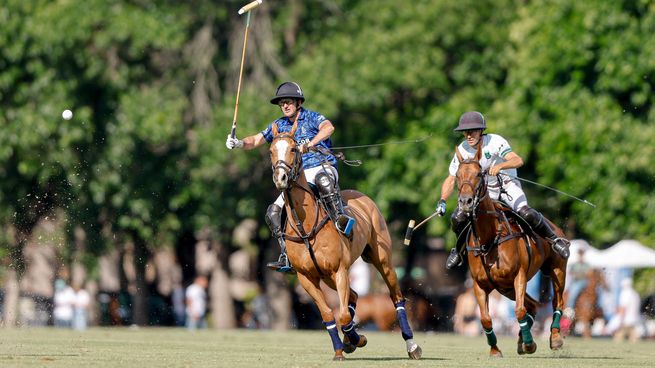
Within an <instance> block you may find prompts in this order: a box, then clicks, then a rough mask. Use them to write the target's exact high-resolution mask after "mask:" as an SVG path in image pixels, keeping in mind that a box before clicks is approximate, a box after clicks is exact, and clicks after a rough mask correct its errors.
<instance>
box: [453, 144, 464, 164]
mask: <svg viewBox="0 0 655 368" xmlns="http://www.w3.org/2000/svg"><path fill="white" fill-rule="evenodd" d="M455 156H457V160H459V162H460V163H462V161H464V157H462V154H461V153H459V148H457V146H455Z"/></svg>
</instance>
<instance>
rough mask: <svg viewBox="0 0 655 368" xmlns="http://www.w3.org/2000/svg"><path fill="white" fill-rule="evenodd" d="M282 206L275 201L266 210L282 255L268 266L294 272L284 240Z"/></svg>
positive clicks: (270, 226) (269, 225)
mask: <svg viewBox="0 0 655 368" xmlns="http://www.w3.org/2000/svg"><path fill="white" fill-rule="evenodd" d="M281 219H282V208H281V207H280V206H278V205H276V204H275V203H273V204H272V205H270V206H268V209H267V210H266V223H267V224H268V227H269V228H270V229H271V233H272V234H273V237H275V239H277V242H278V244H280V257H279V258H278V260H277V261H276V262H270V263H268V264H267V265H266V266H267V267H268V268H271V269H273V270H275V271H278V272H292V271H293V267H292V266H291V263H289V258H288V257H287V246H286V243H285V242H284V234H282V225H281Z"/></svg>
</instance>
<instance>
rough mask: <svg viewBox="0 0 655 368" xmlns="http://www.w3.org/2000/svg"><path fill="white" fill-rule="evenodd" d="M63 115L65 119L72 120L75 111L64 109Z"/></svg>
mask: <svg viewBox="0 0 655 368" xmlns="http://www.w3.org/2000/svg"><path fill="white" fill-rule="evenodd" d="M61 117H62V118H64V120H70V119H71V118H72V117H73V112H72V111H70V110H64V111H63V112H62V113H61Z"/></svg>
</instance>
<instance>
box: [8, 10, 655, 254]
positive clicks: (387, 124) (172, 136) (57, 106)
mask: <svg viewBox="0 0 655 368" xmlns="http://www.w3.org/2000/svg"><path fill="white" fill-rule="evenodd" d="M239 6H240V3H237V2H228V3H227V5H226V4H218V3H216V2H212V1H204V0H201V1H194V2H192V3H187V2H170V1H111V2H107V1H100V0H91V1H55V2H53V1H17V0H9V1H7V2H5V4H4V5H3V7H2V8H1V9H0V23H1V24H2V25H3V26H2V28H0V126H1V127H2V129H0V174H1V175H2V177H3V180H2V181H0V223H1V224H3V227H7V228H14V229H17V230H18V231H19V232H21V233H25V234H29V233H30V231H31V229H32V227H33V226H34V224H36V222H37V221H38V220H39V219H40V218H42V217H44V216H47V215H52V214H53V213H55V211H57V210H58V209H61V210H63V213H64V216H65V218H66V219H67V220H68V225H67V229H68V230H69V231H68V236H69V238H70V237H71V235H70V231H71V229H73V228H75V227H76V226H80V227H82V228H84V230H85V231H86V232H87V234H88V239H89V244H88V251H89V253H90V254H99V253H102V252H104V251H105V250H106V249H107V247H111V246H114V243H115V242H117V240H116V239H114V235H118V239H125V238H129V237H138V238H140V239H142V240H143V241H145V243H147V244H148V246H150V247H155V246H167V245H175V244H176V243H177V242H178V239H180V238H181V236H182V234H188V233H194V232H196V231H198V230H201V229H207V228H208V229H210V230H211V231H212V233H213V234H214V236H216V237H218V238H219V239H221V240H223V241H227V242H229V241H230V236H231V233H232V229H233V228H234V227H235V226H236V225H237V224H238V223H240V222H241V221H242V220H244V219H247V218H254V219H256V220H257V221H258V223H259V224H260V231H259V232H258V233H261V234H264V235H265V234H266V227H265V225H264V224H263V221H261V220H262V217H263V213H264V211H265V209H266V207H267V206H268V204H269V203H270V202H272V201H273V200H274V198H275V197H276V196H277V195H278V193H277V192H276V191H275V190H274V188H273V185H272V183H271V181H270V163H269V161H268V152H267V149H266V147H262V148H261V149H258V150H254V151H248V152H244V151H241V150H235V151H228V150H227V149H226V148H225V146H224V141H225V136H226V135H227V134H228V132H229V129H230V124H231V121H232V116H233V112H234V104H235V92H236V91H235V90H236V80H237V79H236V78H237V73H238V69H237V67H238V66H239V61H240V50H241V42H242V40H243V39H242V37H243V34H242V32H243V25H244V18H243V17H239V16H237V15H236V9H237V8H238V7H239ZM252 19H253V23H252V28H251V30H250V31H251V34H250V40H249V44H248V53H247V60H246V67H245V75H244V80H243V88H242V91H241V96H240V101H239V103H240V109H239V120H238V123H239V124H238V129H237V134H238V136H239V137H240V138H242V137H244V136H246V135H250V134H255V133H257V132H259V131H261V130H262V129H264V128H265V127H266V125H267V124H268V123H270V122H271V121H272V120H273V119H275V118H276V117H278V116H279V115H280V112H279V110H278V109H277V107H275V106H273V105H270V104H269V103H268V99H269V98H270V96H271V95H272V93H273V90H274V87H275V86H276V85H277V84H278V83H280V82H281V81H283V80H287V79H290V80H295V81H298V82H299V83H300V84H301V85H302V86H303V87H304V90H305V93H306V95H307V102H306V106H307V107H308V108H310V109H312V110H317V111H320V112H321V113H323V114H325V115H326V116H327V117H328V118H329V119H330V120H332V121H333V122H334V124H335V126H336V128H337V130H336V132H335V134H334V136H333V140H334V142H335V145H336V146H350V145H361V144H372V143H382V142H393V141H406V140H419V139H421V138H426V139H425V140H422V141H420V142H415V143H411V144H407V143H406V144H389V145H385V146H380V147H370V148H365V149H355V150H347V151H345V153H346V154H347V156H348V158H349V159H361V160H363V161H364V164H363V165H362V166H360V167H346V166H344V165H341V166H340V173H341V186H342V187H343V188H356V189H359V190H361V191H362V192H364V193H366V194H368V195H369V196H371V197H372V198H373V199H374V200H375V201H376V202H377V203H378V204H379V205H380V207H381V209H382V210H383V212H384V214H385V217H386V218H387V219H388V220H390V222H392V223H401V224H405V223H406V221H407V220H408V219H409V218H414V219H418V218H424V217H426V216H427V215H428V214H430V213H431V212H432V211H433V210H434V206H435V204H436V201H437V199H438V196H439V192H440V187H441V183H442V181H443V179H444V178H445V177H446V175H447V168H448V164H449V162H450V160H451V158H452V155H453V148H454V146H455V145H456V144H458V143H459V142H460V140H461V136H459V135H457V134H455V133H453V131H452V129H453V128H454V127H455V125H456V122H457V118H458V116H459V115H460V114H461V113H462V112H464V111H467V110H479V111H482V112H483V113H485V115H486V116H487V118H488V123H489V127H490V129H489V131H490V132H497V133H499V134H501V135H503V136H505V137H506V138H508V140H509V141H510V142H511V144H512V147H513V149H514V150H515V151H516V152H517V153H518V154H520V155H521V156H522V157H523V158H524V159H525V161H526V165H525V166H524V167H523V168H521V169H520V171H519V172H520V175H521V176H522V177H525V178H527V179H531V180H535V181H538V182H540V183H542V184H544V185H548V186H552V187H555V188H558V189H561V190H563V191H565V192H568V193H571V194H573V195H576V196H579V197H582V198H586V199H587V200H589V201H591V202H593V203H595V204H596V205H597V207H596V208H592V207H590V206H587V205H585V204H582V203H580V202H578V201H575V200H573V199H571V198H568V197H563V196H559V195H558V194H556V193H554V192H550V191H547V190H544V189H541V188H538V187H533V186H530V185H529V184H525V185H524V188H525V189H526V191H527V193H528V196H529V199H530V203H531V204H532V205H533V206H534V207H536V208H538V209H540V210H541V211H543V212H544V213H546V214H547V215H548V216H549V217H551V218H552V219H554V220H555V222H557V223H560V224H562V225H565V227H566V228H567V230H568V231H569V233H570V234H571V235H572V236H576V237H585V238H587V239H589V240H591V241H592V243H594V244H596V245H601V244H605V243H611V242H615V241H617V240H619V239H621V238H628V237H630V238H637V239H639V240H642V241H644V242H645V243H647V244H648V243H653V241H655V237H654V236H653V232H652V229H653V228H654V227H655V223H654V221H655V220H654V219H655V204H654V203H655V202H654V201H652V200H650V197H651V196H652V187H653V180H654V179H655V170H654V169H653V167H652V165H651V164H650V161H651V157H653V154H654V153H655V152H653V151H654V150H655V148H653V147H654V146H653V145H652V144H651V142H652V141H653V140H654V138H655V128H654V125H653V124H652V120H653V117H654V113H653V93H652V90H653V78H655V63H654V62H653V60H655V55H654V54H653V53H654V52H655V51H653V50H655V44H654V42H655V41H654V40H653V37H652V34H653V30H654V28H655V8H654V7H653V6H652V4H651V3H650V2H648V1H628V0H625V1H614V2H607V1H587V2H571V1H565V0H554V1H532V2H519V1H511V0H485V1H473V0H463V1H458V2H453V1H438V0H434V1H428V0H418V1H414V2H411V3H407V2H402V1H396V0H374V1H357V0H333V1H321V2H306V1H298V0H287V1H280V2H268V3H266V4H264V5H263V6H262V7H260V8H258V9H257V10H256V12H254V13H253V18H252ZM205 32H209V36H207V33H205ZM237 51H238V52H239V55H236V53H237ZM66 108H70V109H71V110H73V112H74V114H75V115H74V118H73V119H72V120H70V121H65V120H63V119H61V117H60V114H61V111H63V110H64V109H66ZM454 207H455V199H454V198H451V199H450V200H449V202H448V208H449V211H450V210H452V209H453V208H454ZM427 231H428V233H429V235H431V236H446V237H451V235H450V231H449V230H448V221H447V220H445V219H443V220H441V221H432V222H430V224H429V226H428V227H427ZM398 236H400V235H398ZM0 239H2V244H3V245H2V250H0V253H1V254H5V255H8V254H9V253H10V252H9V251H8V249H9V248H8V247H9V243H12V241H13V240H12V239H11V237H10V236H3V237H2V238H0ZM448 240H452V239H450V238H449V239H448Z"/></svg>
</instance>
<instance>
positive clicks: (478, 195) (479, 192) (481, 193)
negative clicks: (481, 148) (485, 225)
mask: <svg viewBox="0 0 655 368" xmlns="http://www.w3.org/2000/svg"><path fill="white" fill-rule="evenodd" d="M469 163H475V164H477V165H478V167H479V168H480V171H479V172H478V174H477V175H476V177H477V178H480V180H479V181H478V184H477V185H475V186H474V185H473V182H472V181H471V180H463V181H461V182H460V183H459V189H460V193H461V188H462V187H464V186H465V185H468V186H469V187H471V189H473V192H474V193H475V197H473V216H474V217H475V211H476V210H477V209H478V205H480V202H481V201H482V200H483V199H484V198H485V197H486V196H487V193H488V192H487V190H486V189H487V186H486V185H484V184H485V183H484V180H485V176H486V173H485V172H484V171H482V166H481V165H480V162H478V161H476V160H473V159H469V160H465V161H462V162H461V164H469Z"/></svg>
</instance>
